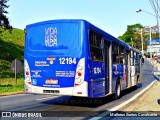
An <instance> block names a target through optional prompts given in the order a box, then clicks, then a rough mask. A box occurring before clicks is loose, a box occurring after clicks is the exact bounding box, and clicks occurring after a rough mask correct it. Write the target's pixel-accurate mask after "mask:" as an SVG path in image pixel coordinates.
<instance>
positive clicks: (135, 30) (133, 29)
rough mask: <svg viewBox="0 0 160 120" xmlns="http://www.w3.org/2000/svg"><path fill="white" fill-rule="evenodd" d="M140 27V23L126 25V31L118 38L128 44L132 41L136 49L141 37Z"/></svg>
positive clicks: (138, 47)
mask: <svg viewBox="0 0 160 120" xmlns="http://www.w3.org/2000/svg"><path fill="white" fill-rule="evenodd" d="M141 28H143V26H142V25H141V24H134V25H128V26H127V31H126V32H125V33H124V34H123V35H122V36H119V37H118V38H119V39H121V40H122V41H124V42H126V43H128V44H129V45H132V42H133V46H134V47H135V48H137V49H140V48H141V47H140V46H139V45H140V42H141V40H140V39H141V37H140V34H139V31H140V30H141Z"/></svg>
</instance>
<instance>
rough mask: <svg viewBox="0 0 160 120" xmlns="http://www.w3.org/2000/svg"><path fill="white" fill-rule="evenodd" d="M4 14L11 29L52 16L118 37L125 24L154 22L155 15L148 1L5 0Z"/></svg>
mask: <svg viewBox="0 0 160 120" xmlns="http://www.w3.org/2000/svg"><path fill="white" fill-rule="evenodd" d="M7 4H8V5H9V6H10V7H9V8H7V9H6V10H7V11H8V12H9V13H8V14H7V17H8V18H9V21H10V24H11V25H12V26H13V27H14V28H18V29H22V30H23V29H24V28H25V27H26V25H28V24H32V23H36V22H41V21H46V20H55V19H84V20H87V21H89V22H90V23H92V24H94V25H95V26H97V27H99V28H100V29H102V30H104V31H106V32H107V33H109V34H111V35H113V36H115V37H118V36H120V35H122V34H124V33H125V31H126V30H127V25H133V24H136V23H140V24H142V25H143V26H154V25H156V23H157V22H156V18H155V17H154V16H152V15H150V14H147V13H145V12H143V11H142V12H140V13H137V12H136V10H138V9H142V10H144V11H147V12H150V13H153V14H154V11H153V9H152V7H151V5H150V2H149V0H9V2H8V3H7Z"/></svg>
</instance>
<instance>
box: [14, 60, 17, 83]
mask: <svg viewBox="0 0 160 120" xmlns="http://www.w3.org/2000/svg"><path fill="white" fill-rule="evenodd" d="M14 73H15V74H14V75H15V85H17V60H16V59H15V66H14Z"/></svg>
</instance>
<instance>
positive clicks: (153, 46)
mask: <svg viewBox="0 0 160 120" xmlns="http://www.w3.org/2000/svg"><path fill="white" fill-rule="evenodd" d="M158 51H160V39H153V40H147V53H150V52H152V53H155V52H158Z"/></svg>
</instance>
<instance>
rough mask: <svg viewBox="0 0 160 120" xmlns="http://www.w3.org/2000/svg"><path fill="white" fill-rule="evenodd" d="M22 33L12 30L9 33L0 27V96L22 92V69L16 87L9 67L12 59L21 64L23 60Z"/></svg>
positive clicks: (18, 30) (21, 31)
mask: <svg viewBox="0 0 160 120" xmlns="http://www.w3.org/2000/svg"><path fill="white" fill-rule="evenodd" d="M23 53H24V31H23V30H20V29H16V28H13V30H12V32H11V33H10V32H9V31H8V30H5V29H4V28H3V27H0V95H5V94H13V93H17V92H23V91H24V80H23V67H22V71H21V72H20V73H18V74H17V85H15V82H14V73H12V72H11V70H10V66H11V62H12V61H13V60H14V59H18V60H20V61H21V62H22V63H23V59H24V55H23Z"/></svg>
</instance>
